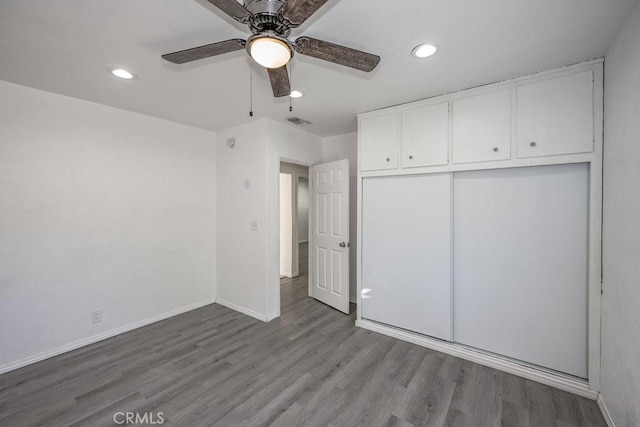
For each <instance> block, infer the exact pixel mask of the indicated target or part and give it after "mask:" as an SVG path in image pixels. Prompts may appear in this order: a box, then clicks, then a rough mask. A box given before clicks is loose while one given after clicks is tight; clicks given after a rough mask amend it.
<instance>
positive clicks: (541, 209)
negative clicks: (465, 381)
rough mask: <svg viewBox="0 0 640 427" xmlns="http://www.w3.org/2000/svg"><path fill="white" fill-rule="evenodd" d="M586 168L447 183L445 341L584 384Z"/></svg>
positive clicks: (479, 174)
mask: <svg viewBox="0 0 640 427" xmlns="http://www.w3.org/2000/svg"><path fill="white" fill-rule="evenodd" d="M588 183H589V167H588V165H587V164H575V165H556V166H539V167H528V168H518V169H502V170H486V171H473V172H461V173H456V174H455V175H454V214H453V217H454V220H453V230H454V233H453V235H454V239H453V241H454V243H453V244H454V340H455V341H456V342H459V343H462V344H466V345H469V346H472V347H477V348H479V349H483V350H487V351H490V352H493V353H497V354H501V355H504V356H508V357H511V358H514V359H519V360H522V361H526V362H529V363H532V364H536V365H540V366H543V367H547V368H550V369H553V370H557V371H560V372H564V373H568V374H571V375H574V376H577V377H581V378H586V377H587V306H588V305H587V285H588V281H587V271H588V268H587V259H588V247H587V241H588V240H587V238H588V214H587V213H588V211H589V209H588V208H589V200H588V194H589V188H588Z"/></svg>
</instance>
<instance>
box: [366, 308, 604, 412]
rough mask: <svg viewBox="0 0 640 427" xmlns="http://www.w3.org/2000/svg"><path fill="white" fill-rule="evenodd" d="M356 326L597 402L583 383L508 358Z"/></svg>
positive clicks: (375, 326) (368, 323) (409, 334)
mask: <svg viewBox="0 0 640 427" xmlns="http://www.w3.org/2000/svg"><path fill="white" fill-rule="evenodd" d="M356 326H359V327H361V328H364V329H368V330H370V331H373V332H377V333H380V334H383V335H387V336H390V337H393V338H397V339H400V340H403V341H407V342H410V343H412V344H416V345H419V346H422V347H426V348H430V349H432V350H436V351H439V352H441V353H445V354H449V355H451V356H455V357H459V358H461V359H465V360H469V361H471V362H475V363H478V364H480V365H484V366H489V367H491V368H495V369H499V370H501V371H503V372H508V373H510V374H513V375H517V376H519V377H522V378H526V379H529V380H532V381H535V382H538V383H541V384H545V385H548V386H551V387H555V388H557V389H560V390H564V391H567V392H569V393H573V394H577V395H578V396H582V397H586V398H588V399H591V400H596V399H597V398H598V393H597V392H595V391H593V390H589V386H588V384H587V382H586V381H580V380H577V379H572V378H568V377H565V376H562V375H557V374H554V373H551V372H548V371H544V370H541V369H536V368H533V367H530V366H526V365H522V364H519V363H516V362H514V361H511V360H508V359H503V358H501V357H498V356H493V355H490V354H486V353H482V352H479V351H474V350H472V349H469V348H467V347H464V346H461V345H459V344H454V343H448V342H444V341H440V340H437V339H434V338H430V337H426V336H423V335H419V334H415V333H412V332H408V331H404V330H400V329H396V328H393V327H389V326H386V325H381V324H378V323H375V322H372V321H369V320H357V321H356Z"/></svg>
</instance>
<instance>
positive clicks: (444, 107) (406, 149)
mask: <svg viewBox="0 0 640 427" xmlns="http://www.w3.org/2000/svg"><path fill="white" fill-rule="evenodd" d="M401 147H402V162H401V164H402V167H403V168H411V167H419V166H436V165H446V164H447V163H448V162H449V159H448V157H449V148H448V147H449V103H448V102H444V103H442V104H436V105H427V106H425V107H419V108H412V109H411V110H406V111H403V112H402V143H401Z"/></svg>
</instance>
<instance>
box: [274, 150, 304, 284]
mask: <svg viewBox="0 0 640 427" xmlns="http://www.w3.org/2000/svg"><path fill="white" fill-rule="evenodd" d="M308 242H309V168H308V167H307V166H302V165H296V164H293V163H287V162H281V163H280V249H279V252H280V278H281V280H282V279H293V278H297V277H299V276H300V275H302V274H303V273H304V274H305V275H306V273H307V271H308V269H307V268H306V263H307V262H308V259H309V256H308V250H309V249H308V244H309V243H308ZM305 280H306V279H305ZM306 284H307V283H306V282H305V285H306Z"/></svg>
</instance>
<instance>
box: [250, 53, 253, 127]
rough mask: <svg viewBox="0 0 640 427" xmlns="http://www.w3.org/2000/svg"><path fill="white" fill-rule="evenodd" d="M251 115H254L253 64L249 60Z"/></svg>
mask: <svg viewBox="0 0 640 427" xmlns="http://www.w3.org/2000/svg"><path fill="white" fill-rule="evenodd" d="M249 117H253V64H252V63H251V60H249Z"/></svg>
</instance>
